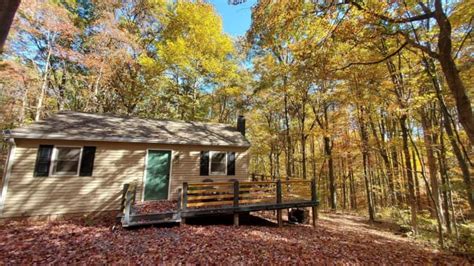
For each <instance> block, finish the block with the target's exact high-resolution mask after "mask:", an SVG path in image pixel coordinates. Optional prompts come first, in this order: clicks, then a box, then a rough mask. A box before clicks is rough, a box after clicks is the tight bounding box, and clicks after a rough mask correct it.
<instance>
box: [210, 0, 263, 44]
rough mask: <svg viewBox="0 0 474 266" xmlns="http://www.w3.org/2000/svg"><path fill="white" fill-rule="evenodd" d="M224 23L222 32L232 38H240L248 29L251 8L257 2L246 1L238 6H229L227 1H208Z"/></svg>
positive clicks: (254, 0)
mask: <svg viewBox="0 0 474 266" xmlns="http://www.w3.org/2000/svg"><path fill="white" fill-rule="evenodd" d="M209 2H211V3H212V4H213V5H214V6H215V8H216V10H217V12H218V13H219V15H220V16H221V17H222V20H223V21H224V31H225V32H226V33H228V34H230V35H232V36H242V35H244V34H245V32H246V31H247V30H248V29H249V28H250V23H251V18H250V17H251V13H252V10H251V8H252V6H253V5H254V4H255V3H256V2H257V0H247V2H245V3H243V4H240V5H236V6H234V5H229V4H228V1H227V0H210V1H209Z"/></svg>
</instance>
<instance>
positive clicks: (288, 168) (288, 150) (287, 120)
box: [284, 92, 292, 178]
mask: <svg viewBox="0 0 474 266" xmlns="http://www.w3.org/2000/svg"><path fill="white" fill-rule="evenodd" d="M284 102H285V127H286V130H285V136H286V177H287V178H290V177H291V176H292V172H291V159H292V158H291V157H292V153H291V151H292V147H291V136H290V117H289V113H288V94H287V93H286V92H285V97H284Z"/></svg>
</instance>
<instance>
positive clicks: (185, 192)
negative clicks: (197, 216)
mask: <svg viewBox="0 0 474 266" xmlns="http://www.w3.org/2000/svg"><path fill="white" fill-rule="evenodd" d="M187 208H188V182H184V183H183V202H182V205H181V209H182V210H186V209H187ZM180 224H181V225H184V224H186V218H183V217H181V223H180Z"/></svg>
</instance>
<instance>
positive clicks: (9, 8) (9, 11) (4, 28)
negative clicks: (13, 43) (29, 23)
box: [0, 0, 21, 54]
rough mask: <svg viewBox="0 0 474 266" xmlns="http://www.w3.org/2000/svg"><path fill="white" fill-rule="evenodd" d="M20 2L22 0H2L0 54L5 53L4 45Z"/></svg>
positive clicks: (0, 10)
mask: <svg viewBox="0 0 474 266" xmlns="http://www.w3.org/2000/svg"><path fill="white" fill-rule="evenodd" d="M20 2H21V1H20V0H0V54H2V53H3V46H4V45H5V42H6V40H7V37H8V32H9V31H10V27H11V25H12V22H13V18H14V17H15V13H16V10H17V9H18V6H20Z"/></svg>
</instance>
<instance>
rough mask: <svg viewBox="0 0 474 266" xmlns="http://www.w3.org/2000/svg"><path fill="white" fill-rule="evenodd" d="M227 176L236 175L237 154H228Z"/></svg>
mask: <svg viewBox="0 0 474 266" xmlns="http://www.w3.org/2000/svg"><path fill="white" fill-rule="evenodd" d="M227 175H235V152H228V153H227Z"/></svg>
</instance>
